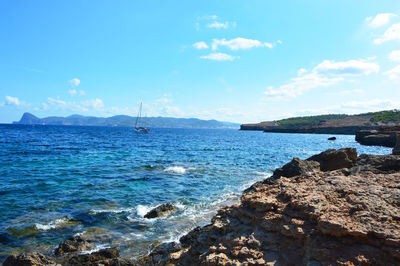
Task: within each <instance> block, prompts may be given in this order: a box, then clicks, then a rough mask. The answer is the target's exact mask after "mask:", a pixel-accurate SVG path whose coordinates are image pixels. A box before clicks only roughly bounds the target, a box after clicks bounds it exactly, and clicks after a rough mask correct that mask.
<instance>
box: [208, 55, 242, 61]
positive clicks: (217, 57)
mask: <svg viewBox="0 0 400 266" xmlns="http://www.w3.org/2000/svg"><path fill="white" fill-rule="evenodd" d="M200 58H202V59H208V60H214V61H233V60H235V58H237V57H236V56H232V55H229V54H224V53H211V54H209V55H202V56H200Z"/></svg>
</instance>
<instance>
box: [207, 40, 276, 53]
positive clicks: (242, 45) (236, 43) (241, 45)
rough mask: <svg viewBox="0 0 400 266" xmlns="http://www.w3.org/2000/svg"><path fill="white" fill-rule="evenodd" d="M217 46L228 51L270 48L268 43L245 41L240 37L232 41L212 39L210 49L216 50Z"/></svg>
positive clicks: (270, 45)
mask: <svg viewBox="0 0 400 266" xmlns="http://www.w3.org/2000/svg"><path fill="white" fill-rule="evenodd" d="M219 46H225V47H227V48H229V49H230V50H244V49H250V48H254V47H268V48H272V44H270V43H262V42H260V41H259V40H252V39H245V38H240V37H239V38H235V39H232V40H226V39H220V40H219V39H214V40H213V43H212V49H213V50H217V49H218V47H219Z"/></svg>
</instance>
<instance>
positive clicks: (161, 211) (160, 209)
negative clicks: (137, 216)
mask: <svg viewBox="0 0 400 266" xmlns="http://www.w3.org/2000/svg"><path fill="white" fill-rule="evenodd" d="M175 211H177V208H176V207H175V206H174V205H173V204H172V203H169V202H168V203H164V204H161V205H160V206H157V207H155V208H154V209H152V210H151V211H149V212H148V213H146V214H145V215H144V218H147V219H151V218H159V217H163V216H165V215H167V214H169V213H171V212H175Z"/></svg>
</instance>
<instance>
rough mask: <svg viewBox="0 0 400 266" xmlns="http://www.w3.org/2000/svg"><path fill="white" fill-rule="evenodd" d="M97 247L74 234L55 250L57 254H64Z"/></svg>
mask: <svg viewBox="0 0 400 266" xmlns="http://www.w3.org/2000/svg"><path fill="white" fill-rule="evenodd" d="M94 248H96V246H95V245H94V244H92V243H90V242H88V241H87V240H85V239H83V238H81V237H80V236H72V237H70V238H69V239H67V240H65V241H64V242H62V243H61V244H60V245H59V246H58V248H56V250H55V251H54V253H55V254H56V255H63V254H66V253H71V252H77V251H87V250H91V249H94Z"/></svg>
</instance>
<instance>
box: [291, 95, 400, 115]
mask: <svg viewBox="0 0 400 266" xmlns="http://www.w3.org/2000/svg"><path fill="white" fill-rule="evenodd" d="M398 108H400V102H399V101H393V100H390V99H373V100H366V101H349V102H343V103H340V104H336V105H330V106H326V107H323V108H314V109H305V110H299V112H296V113H295V114H291V115H290V116H299V115H315V114H332V113H342V114H343V113H345V114H360V113H365V112H374V111H382V110H391V109H398Z"/></svg>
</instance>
